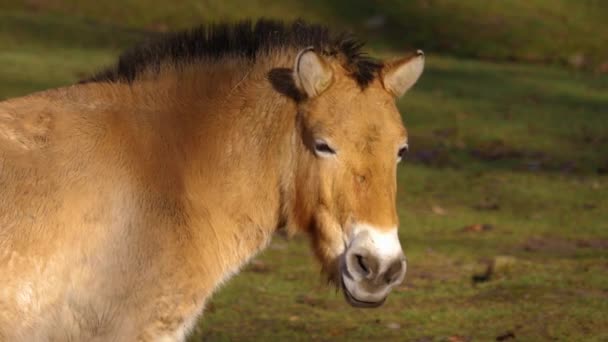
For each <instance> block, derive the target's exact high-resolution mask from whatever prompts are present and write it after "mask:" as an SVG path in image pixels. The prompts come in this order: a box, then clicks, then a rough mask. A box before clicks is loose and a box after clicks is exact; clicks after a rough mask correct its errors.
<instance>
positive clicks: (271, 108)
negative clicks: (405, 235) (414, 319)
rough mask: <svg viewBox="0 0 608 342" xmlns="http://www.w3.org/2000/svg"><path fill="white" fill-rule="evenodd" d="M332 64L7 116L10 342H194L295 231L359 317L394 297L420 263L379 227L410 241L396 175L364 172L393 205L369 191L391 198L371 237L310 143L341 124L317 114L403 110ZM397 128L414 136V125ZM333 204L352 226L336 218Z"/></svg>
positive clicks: (0, 149) (377, 211)
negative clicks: (227, 296)
mask: <svg viewBox="0 0 608 342" xmlns="http://www.w3.org/2000/svg"><path fill="white" fill-rule="evenodd" d="M315 56H317V57H315ZM309 57H310V58H312V59H311V60H307V58H309ZM315 58H316V59H315ZM318 58H321V57H318V55H317V53H314V52H310V51H308V50H302V49H301V48H296V47H294V46H286V47H283V48H280V49H275V50H273V51H271V52H269V51H259V52H257V55H256V58H255V60H252V59H251V58H248V57H244V56H241V55H227V56H224V57H223V58H221V59H211V58H210V59H202V60H201V61H198V62H196V63H184V64H183V65H180V66H179V67H176V66H171V65H168V64H159V65H158V68H156V69H155V68H151V69H142V70H140V71H139V73H138V75H137V77H136V80H135V81H132V82H118V81H117V82H98V81H91V82H86V83H83V84H78V85H74V86H69V87H65V88H60V89H55V90H49V91H46V92H41V93H37V94H33V95H29V96H26V97H22V98H17V99H12V100H8V101H5V102H0V189H1V190H0V191H1V192H0V274H2V275H3V280H2V281H3V283H2V284H0V340H42V341H55V340H87V341H90V340H96V339H97V340H120V341H123V340H124V341H130V340H163V339H167V340H181V339H183V338H184V336H185V334H186V333H187V331H188V329H189V328H190V327H191V326H192V325H193V324H194V322H195V321H196V317H197V316H198V315H199V314H200V313H201V312H202V310H203V307H204V304H205V301H206V300H207V299H208V298H209V296H210V295H211V294H212V293H213V291H214V290H215V289H216V288H217V287H218V285H220V284H221V283H222V282H224V281H225V280H226V279H228V278H229V277H230V275H232V274H234V273H236V272H237V271H238V269H239V268H240V267H241V266H242V265H243V264H244V263H246V262H247V260H249V259H250V258H251V257H252V256H253V255H255V254H256V253H257V252H258V251H260V250H262V249H263V248H264V247H265V246H266V245H267V244H268V242H269V241H270V238H271V236H272V234H273V233H274V232H275V231H276V230H277V229H279V228H281V227H283V226H285V227H287V229H288V230H290V231H295V230H302V231H306V232H308V233H309V234H310V235H311V237H312V243H313V247H314V249H315V251H316V254H317V256H318V257H319V259H320V260H321V262H322V264H323V267H324V269H325V270H326V272H327V274H328V275H329V277H330V278H331V279H332V280H334V281H335V282H336V283H338V284H341V285H340V286H342V287H344V288H345V289H346V290H345V293H347V294H348V296H347V299H348V300H349V301H351V303H353V304H356V303H359V304H361V303H366V302H365V301H360V300H357V298H355V297H358V298H363V297H365V296H367V297H369V298H373V301H374V302H376V301H377V299H376V298H381V299H382V298H384V297H385V296H386V294H387V293H388V291H390V288H392V286H394V284H396V283H398V282H400V281H401V279H402V278H403V274H404V273H405V270H404V261H402V260H401V259H400V258H402V257H399V255H401V254H400V253H401V250H400V246H399V244H398V240H396V239H397V237H396V235H394V236H393V235H391V234H396V233H394V231H387V232H376V231H374V230H373V229H371V230H370V229H368V228H365V227H367V226H366V225H365V224H364V222H367V223H369V224H377V225H379V226H384V227H389V228H390V227H393V226H394V225H395V217H396V213H395V212H394V191H395V189H394V184H393V183H394V170H393V168H394V166H390V167H389V166H387V165H389V162H386V160H384V162H383V163H381V164H382V168H383V169H386V170H387V171H386V172H388V173H387V174H388V175H389V177H388V178H386V179H385V178H382V177H376V178H374V177H373V176H372V174H371V173H373V172H372V171H373V170H371V169H370V167H371V166H370V165H371V164H369V163H366V162H365V161H359V162H356V163H355V162H354V159H353V160H351V162H350V163H355V164H357V165H358V166H357V167H358V169H365V170H367V173H365V174H357V175H358V176H357V178H356V179H357V180H358V181H357V184H359V185H357V186H358V187H359V188H360V190H359V192H358V193H361V194H365V195H361V196H372V195H375V194H377V193H379V192H378V191H372V190H371V189H372V187H371V186H368V185H364V184H374V185H378V187H379V188H380V190H379V191H380V192H381V193H382V194H383V195H381V197H382V198H383V199H386V201H384V200H382V201H380V200H379V201H376V202H377V203H384V204H385V205H384V206H381V205H379V204H369V205H365V206H360V207H361V208H360V209H357V212H356V214H357V215H356V216H358V217H360V218H361V219H360V220H359V221H360V222H359V223H360V224H356V222H355V220H354V219H353V217H354V216H355V215H354V214H353V210H354V209H352V208H353V207H355V208H359V206H358V205H357V204H356V203H354V200H353V199H349V198H344V196H342V197H340V194H337V195H336V194H335V193H334V192H335V191H334V190H335V189H334V188H336V187H337V185H336V184H337V182H336V181H333V182H332V183H324V182H325V181H324V180H323V178H322V173H323V172H325V171H324V169H328V170H329V171H328V172H337V171H336V170H339V168H338V167H337V166H336V165H333V166H332V165H330V164H328V163H329V161H328V160H323V161H321V162H322V163H324V164H321V166H319V167H315V166H314V165H316V163H319V162H320V159H321V158H325V157H326V156H325V155H322V154H321V152H314V151H311V146H310V139H309V138H311V137H312V135H314V134H317V132H316V131H315V130H317V129H319V127H320V126H323V127H330V128H331V125H326V124H323V125H320V124H319V122H321V121H320V120H321V119H320V118H315V117H314V115H312V114H310V115H309V116H310V118H303V115H302V114H301V113H317V112H319V113H323V112H327V110H326V109H327V108H328V106H329V107H331V108H338V109H339V108H340V103H344V106H346V105H348V106H353V105H354V106H355V108H356V110H355V111H356V112H366V111H373V110H375V109H376V108H378V106H387V105H388V104H387V103H389V100H390V99H392V96H393V95H390V96H389V92H387V90H386V89H387V88H389V87H388V86H387V81H386V77H385V80H384V83H383V81H382V80H380V79H379V78H377V79H374V80H371V81H370V82H371V85H370V86H368V87H367V88H366V89H365V90H363V88H361V87H359V86H357V84H356V82H355V81H353V79H352V78H351V77H349V76H348V75H349V74H348V73H347V72H346V71H345V70H343V69H341V68H340V67H339V65H341V64H340V63H339V61H333V62H331V63H333V64H331V63H330V61H331V60H330V59H327V61H325V62H321V63H318V62H319V60H318ZM294 61H295V67H294ZM408 61H409V59H408ZM323 63H325V64H323ZM324 65H325V67H327V65H330V66H331V68H332V71H331V74H330V76H329V79H328V78H327V77H326V76H327V73H325V74H323V73H322V74H319V75H318V73H319V70H321V71H323V70H322V69H319V68H323V67H324ZM292 67H293V69H292ZM300 68H301V69H300ZM311 68H312V69H311ZM315 68H316V69H315ZM327 70H329V69H327ZM327 70H325V71H327ZM310 75H312V76H310ZM418 75H419V73H418ZM418 75H415V78H417V77H418ZM309 76H310V78H308V77H309ZM292 77H293V78H295V81H294V82H293V84H292V83H291V82H289V80H290V79H291V78H292ZM410 78H412V77H411V76H410ZM319 81H323V82H324V83H325V84H322V85H321V88H318V86H319V84H320V83H319ZM414 81H415V80H414ZM323 82H321V83H323ZM329 84H331V87H329ZM395 84H397V83H395ZM412 84H413V83H412ZM401 86H403V85H401ZM409 86H411V84H408V85H407V87H408V88H409ZM315 87H316V88H315ZM395 87H399V85H398V84H397V85H395ZM397 90H398V89H397ZM362 92H365V94H366V95H365V96H362V95H361V94H362ZM320 93H324V94H325V95H323V96H320ZM307 98H308V99H309V100H306V99H307ZM315 98H318V100H317V101H312V99H315ZM368 98H373V99H375V101H369V100H368ZM322 99H324V100H323V101H322ZM324 101H325V102H324ZM393 106H394V105H393ZM342 107H343V106H342ZM391 108H392V107H391ZM330 112H331V111H330ZM391 113H392V112H391ZM330 114H331V113H330ZM333 120H335V119H333ZM391 120H392V121H391ZM315 122H316V123H317V124H316V125H315V124H314V123H315ZM357 125H365V127H367V126H369V123H364V124H363V123H361V124H357ZM357 125H355V124H354V123H353V124H349V125H347V126H345V127H340V125H339V124H336V125H333V126H336V127H338V128H340V129H344V130H347V131H353V132H355V133H357V132H360V131H361V130H360V129H359V128H358V127H359V126H357ZM362 127H363V126H362ZM387 127H388V128H384V127H383V129H384V130H385V132H384V133H383V134H386V135H387V136H390V137H394V136H397V135H399V134H402V133H401V130H400V129H401V124H400V119H399V118H398V115H397V116H395V114H391V116H390V119H388V124H387ZM391 127H396V128H394V129H393V128H391ZM389 128H390V130H389ZM325 129H327V128H325ZM327 130H331V129H327ZM348 134H350V133H346V135H348ZM344 139H346V138H344ZM350 139H355V138H350ZM377 139H378V140H382V139H381V138H379V137H378V138H377ZM368 140H369V139H368ZM313 141H315V140H314V139H313ZM344 141H347V140H344ZM382 141H384V140H382ZM393 142H394V141H393V140H391V143H393ZM378 144H380V143H378ZM391 146H392V145H391ZM365 148H366V147H365V146H362V147H358V148H357V149H365ZM391 148H392V147H391ZM343 151H344V152H343V153H344V154H346V152H347V151H348V150H347V148H346V147H344V148H343ZM392 153H393V152H391V155H392ZM387 158H389V157H387ZM387 160H388V159H387ZM391 170H393V171H391ZM342 175H344V173H342ZM391 175H392V178H391V177H390V176H391ZM326 178H328V179H329V178H330V177H329V176H327V177H326ZM333 197H338V198H339V200H336V201H337V202H339V203H349V206H348V208H349V209H348V210H349V211H348V212H346V213H345V212H344V210H342V212H340V213H339V214H335V213H334V211H335V210H337V209H332V208H333V207H334V206H335V204H334V203H333V202H330V201H329V199H328V198H333ZM324 198H325V200H324ZM391 201H392V203H393V204H392V206H391V205H390V204H387V203H390V202H391ZM351 202H352V203H354V204H352V203H351ZM319 206H321V207H322V208H321V209H319ZM330 209H331V210H330ZM374 215H377V217H380V218H381V219H375V218H373V216H374ZM336 216H337V217H336ZM370 221H375V222H370ZM368 226H369V227H371V226H370V225H368ZM395 241H396V244H395ZM380 247H382V248H380ZM383 247H387V248H383ZM376 250H377V251H376ZM349 251H351V252H352V253H351V254H352V255H353V256H352V257H351V256H350V255H349V254H348V252H349ZM355 251H358V252H356V253H357V254H355ZM369 251H376V252H374V253H373V255H371V254H370V253H371V252H370V253H368V252H369ZM370 258H371V259H370ZM393 258H397V259H398V260H397V261H395V262H393V261H392V260H393ZM376 259H377V260H376ZM384 259H386V261H384ZM353 262H354V263H355V264H356V265H353ZM385 262H386V265H384V264H383V263H385ZM357 263H358V264H357ZM402 264H403V265H402ZM353 267H355V268H356V267H359V268H357V270H356V271H355V270H354V268H353ZM361 267H362V269H361ZM368 268H369V269H370V270H368ZM357 272H359V273H362V274H363V276H360V275H358V273H357ZM366 273H367V275H366ZM371 273H374V276H373V277H372V276H371V275H370V274H371ZM345 274H346V275H345ZM379 279H383V280H382V281H380V280H379ZM385 281H386V283H385ZM380 283H381V284H380ZM359 284H363V285H359ZM378 293H379V294H378ZM362 296H363V297H362ZM367 297H365V298H367ZM353 298H355V299H353ZM382 301H383V299H382Z"/></svg>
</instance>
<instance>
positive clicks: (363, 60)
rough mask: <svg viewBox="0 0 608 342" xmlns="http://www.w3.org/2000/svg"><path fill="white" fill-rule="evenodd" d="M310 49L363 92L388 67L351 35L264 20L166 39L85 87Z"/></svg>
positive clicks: (139, 49) (130, 54)
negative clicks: (186, 65)
mask: <svg viewBox="0 0 608 342" xmlns="http://www.w3.org/2000/svg"><path fill="white" fill-rule="evenodd" d="M309 46H313V47H314V48H315V50H316V51H317V52H319V53H321V54H323V55H326V56H334V57H338V58H340V59H341V60H342V62H343V63H344V66H345V67H346V68H347V70H349V71H350V73H351V76H352V77H353V78H354V79H355V80H356V81H357V83H358V84H359V85H360V86H361V87H365V86H367V85H368V84H369V83H370V82H371V81H372V80H373V79H374V78H375V77H376V75H377V74H378V71H379V70H380V68H381V66H382V64H381V63H380V62H379V61H378V60H375V59H372V58H370V57H368V55H367V54H365V53H364V52H363V51H361V48H362V47H363V43H362V42H361V41H359V40H357V39H355V38H354V37H353V36H351V35H349V34H344V33H342V34H339V35H331V34H330V32H329V30H328V29H327V28H326V27H324V26H321V25H314V24H308V23H305V22H303V21H301V20H298V21H295V22H293V23H290V24H287V23H284V22H280V21H274V20H267V19H261V20H258V21H257V22H255V23H253V22H252V21H241V22H238V23H234V24H228V23H220V24H213V25H207V26H199V27H197V28H194V29H192V30H188V31H182V32H176V33H169V34H165V35H163V36H162V37H160V38H157V39H154V40H150V41H147V42H144V43H142V44H140V45H138V46H135V47H134V48H131V49H129V50H127V51H126V52H124V53H123V54H122V55H121V56H120V57H119V59H118V62H117V63H116V64H114V65H113V66H111V67H110V68H108V69H105V70H103V71H101V72H99V73H97V74H96V75H94V76H93V77H91V78H89V79H86V80H83V81H82V83H87V82H128V83H130V82H133V81H134V80H135V79H136V78H137V76H138V75H140V74H141V73H142V72H143V71H146V70H150V69H152V70H154V68H156V69H159V66H160V65H161V64H166V63H173V64H176V65H177V64H180V63H183V62H193V61H196V60H202V59H207V60H209V59H211V60H217V59H221V58H223V57H228V56H241V57H245V58H247V59H249V60H252V61H253V60H255V58H256V56H258V55H259V53H261V52H271V51H272V50H277V49H279V48H289V47H292V48H305V47H309Z"/></svg>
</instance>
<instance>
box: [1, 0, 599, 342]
mask: <svg viewBox="0 0 608 342" xmlns="http://www.w3.org/2000/svg"><path fill="white" fill-rule="evenodd" d="M260 16H264V17H271V18H279V19H285V20H289V19H294V18H304V19H307V20H309V21H313V22H318V23H322V24H326V25H328V26H330V27H332V28H335V29H336V30H349V31H352V32H355V33H356V34H358V35H359V36H361V37H362V38H364V39H365V40H366V41H368V50H369V51H370V52H371V53H372V54H373V55H375V56H379V57H389V56H395V55H399V54H403V53H404V52H407V51H410V50H413V49H417V48H420V49H423V50H424V51H425V52H426V53H427V56H428V59H427V61H428V62H427V63H428V64H427V69H426V71H425V73H424V74H423V76H422V78H421V80H420V81H419V83H418V84H417V85H416V86H415V87H414V89H413V90H412V91H410V92H409V93H408V94H407V95H406V96H405V97H404V98H403V99H402V100H401V101H400V103H399V107H400V109H401V111H402V114H403V117H404V121H405V123H406V125H407V127H408V129H409V132H410V146H411V152H410V155H409V157H408V159H407V160H406V161H405V163H404V164H402V166H400V168H399V174H398V178H399V195H398V197H399V198H398V207H399V211H400V219H401V228H400V237H401V241H402V244H403V246H404V250H405V252H406V255H407V256H408V260H409V264H408V275H407V277H406V280H405V282H404V283H403V285H402V286H400V287H399V288H398V289H396V291H394V293H393V294H392V295H391V296H390V297H389V299H388V301H387V302H386V304H385V305H384V306H383V307H381V308H379V309H376V310H361V309H353V308H350V307H349V306H348V305H347V304H346V303H345V302H344V300H343V298H342V296H341V294H339V293H336V292H335V291H334V290H333V289H331V288H329V287H328V286H326V284H324V282H323V281H322V280H321V278H320V277H319V267H318V265H317V264H316V263H315V262H314V261H313V258H312V255H311V252H310V251H309V248H308V243H307V241H306V239H305V238H304V237H303V236H298V237H296V238H294V239H291V240H289V241H287V240H285V239H283V238H282V237H279V236H277V237H276V238H275V239H274V241H273V242H272V244H271V245H270V247H269V249H268V250H267V251H266V252H264V253H262V254H261V255H259V256H258V257H257V258H256V259H255V260H254V261H253V262H252V263H251V264H250V265H249V266H248V267H247V268H246V269H245V270H244V272H242V273H241V274H240V275H238V276H236V277H235V278H234V279H232V280H231V281H230V282H229V283H228V285H227V286H225V287H223V288H222V289H221V290H220V291H219V292H218V294H217V295H216V296H215V297H214V298H213V299H212V301H211V303H210V304H209V306H208V308H207V311H206V312H205V315H204V319H202V320H201V322H200V324H199V325H198V326H197V328H196V329H195V331H194V334H193V336H192V337H191V340H192V341H231V340H238V341H258V340H259V341H271V340H273V341H274V340H287V339H289V340H292V341H300V340H303V341H308V340H319V341H324V340H333V341H336V340H337V341H341V340H346V341H370V340H383V341H419V342H422V341H450V342H459V341H472V340H476V341H490V340H498V341H505V340H522V341H541V340H563V341H606V340H608V22H607V20H608V1H603V0H578V1H572V0H510V1H487V0H467V1H459V0H411V1H405V0H375V1H372V0H367V1H363V0H348V1H347V0H309V1H297V0H283V1H268V0H249V1H236V0H228V1H222V0H208V1H203V0H198V1H194V0H173V1H161V0H122V1H119V0H103V1H88V0H87V1H82V0H0V100H2V99H6V98H9V97H14V96H19V95H25V94H27V93H30V92H34V91H38V90H43V89H46V88H51V87H58V86H62V85H67V84H71V83H73V82H75V81H77V80H78V79H79V78H82V77H84V76H86V75H89V74H90V73H92V72H94V71H96V70H98V69H100V68H102V67H103V66H105V65H107V64H110V63H111V62H112V61H113V60H114V59H115V58H116V56H117V55H118V54H119V52H120V51H121V50H122V49H124V48H125V47H128V46H130V45H132V44H133V43H135V42H137V41H140V40H142V39H145V38H146V37H149V36H151V35H155V34H157V33H158V32H164V31H170V30H174V29H179V28H187V27H190V26H193V25H196V24H200V23H206V22H210V21H219V20H236V19H241V18H256V17H260Z"/></svg>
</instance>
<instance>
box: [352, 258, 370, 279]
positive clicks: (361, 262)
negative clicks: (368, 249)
mask: <svg viewBox="0 0 608 342" xmlns="http://www.w3.org/2000/svg"><path fill="white" fill-rule="evenodd" d="M355 258H356V259H357V264H358V265H359V267H361V269H362V270H363V272H365V275H368V274H369V266H367V263H366V260H365V259H366V258H365V257H364V256H363V255H361V254H356V255H355Z"/></svg>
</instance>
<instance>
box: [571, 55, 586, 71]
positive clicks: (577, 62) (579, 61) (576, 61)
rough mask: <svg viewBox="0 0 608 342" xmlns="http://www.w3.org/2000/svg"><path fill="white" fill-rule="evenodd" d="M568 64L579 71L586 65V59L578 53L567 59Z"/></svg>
mask: <svg viewBox="0 0 608 342" xmlns="http://www.w3.org/2000/svg"><path fill="white" fill-rule="evenodd" d="M568 63H569V64H570V65H571V66H573V67H575V68H576V69H581V68H582V67H584V66H585V64H587V59H586V58H585V54H583V53H582V52H578V53H575V54H573V55H572V56H570V58H568Z"/></svg>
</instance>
